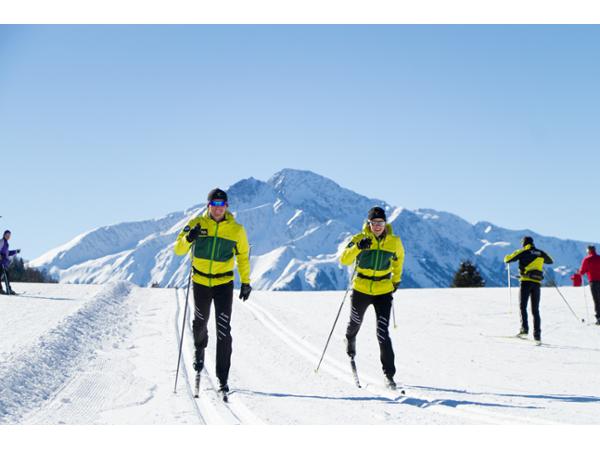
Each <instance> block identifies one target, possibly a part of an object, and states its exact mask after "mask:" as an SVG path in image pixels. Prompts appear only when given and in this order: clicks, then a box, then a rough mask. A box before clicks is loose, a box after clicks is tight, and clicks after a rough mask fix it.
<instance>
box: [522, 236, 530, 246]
mask: <svg viewBox="0 0 600 450" xmlns="http://www.w3.org/2000/svg"><path fill="white" fill-rule="evenodd" d="M521 243H522V244H523V247H525V246H526V245H533V238H532V237H531V236H525V237H524V238H523V239H522V240H521Z"/></svg>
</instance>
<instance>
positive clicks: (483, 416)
mask: <svg viewBox="0 0 600 450" xmlns="http://www.w3.org/2000/svg"><path fill="white" fill-rule="evenodd" d="M245 305H246V307H247V308H248V309H249V310H250V312H251V313H252V314H253V315H254V317H256V319H257V320H259V321H260V322H261V323H262V324H263V325H265V327H267V328H268V329H270V330H271V331H272V332H273V333H274V334H275V335H277V336H278V337H279V338H280V339H282V340H283V341H284V342H285V343H287V344H288V345H289V346H290V348H293V349H294V350H296V352H297V353H299V354H301V355H302V356H304V357H305V358H306V359H307V360H308V361H309V362H316V361H318V358H319V357H320V353H321V352H320V351H319V349H317V348H315V347H314V346H313V345H312V344H309V343H308V342H305V341H304V340H303V339H302V338H300V337H299V336H298V335H296V334H295V333H293V332H291V331H289V330H287V329H286V328H285V326H284V325H283V324H282V323H281V322H280V321H279V320H278V319H276V318H275V317H274V316H273V315H272V314H271V313H270V312H268V311H267V310H265V309H264V308H263V307H261V306H258V305H257V304H256V303H253V304H249V303H246V304H245ZM346 366H347V367H346ZM321 368H322V369H324V370H325V371H327V372H328V373H329V374H330V375H332V376H334V377H335V378H338V379H340V380H343V381H345V382H346V383H348V384H350V385H352V386H353V387H355V388H356V384H355V382H354V378H353V377H352V376H351V371H350V363H348V364H342V363H341V362H339V361H337V360H335V359H332V358H329V361H327V360H326V359H324V360H323V363H322V365H321ZM359 376H360V379H361V382H362V384H363V388H362V389H365V390H367V391H369V392H371V393H373V394H375V395H378V396H381V397H384V398H387V399H389V400H392V401H395V402H398V403H410V402H411V401H416V402H419V403H421V402H422V403H424V406H419V407H420V408H424V407H426V408H428V409H433V410H435V411H436V412H440V413H442V414H445V415H450V416H453V417H457V416H458V417H463V418H468V419H471V420H475V421H478V422H484V423H488V424H520V423H523V422H528V423H531V424H543V425H550V424H552V425H557V424H558V422H553V421H549V420H545V419H537V418H530V417H522V416H513V415H510V414H505V413H499V412H491V411H466V410H465V407H464V406H462V407H461V409H460V410H458V408H459V406H456V407H454V409H452V407H449V406H446V405H443V404H440V402H441V401H443V400H440V399H435V398H432V397H428V396H421V397H414V396H409V395H400V394H398V395H394V394H392V393H391V392H389V391H387V390H385V389H383V388H378V387H377V384H378V381H377V379H376V378H374V377H372V376H370V375H369V374H363V373H362V372H360V373H359ZM357 389H358V388H357Z"/></svg>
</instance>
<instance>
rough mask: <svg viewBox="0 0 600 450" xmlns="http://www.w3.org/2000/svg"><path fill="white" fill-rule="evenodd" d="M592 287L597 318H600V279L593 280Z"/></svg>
mask: <svg viewBox="0 0 600 450" xmlns="http://www.w3.org/2000/svg"><path fill="white" fill-rule="evenodd" d="M590 289H591V290H592V298H593V299H594V308H595V309H596V320H600V281H592V282H591V283H590Z"/></svg>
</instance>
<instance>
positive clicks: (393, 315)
mask: <svg viewBox="0 0 600 450" xmlns="http://www.w3.org/2000/svg"><path fill="white" fill-rule="evenodd" d="M392 319H393V320H394V329H396V310H395V309H394V296H393V295H392Z"/></svg>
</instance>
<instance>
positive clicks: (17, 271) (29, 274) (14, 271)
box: [8, 258, 57, 283]
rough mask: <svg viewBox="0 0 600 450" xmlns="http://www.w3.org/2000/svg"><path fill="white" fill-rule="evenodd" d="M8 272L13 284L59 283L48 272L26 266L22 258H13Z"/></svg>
mask: <svg viewBox="0 0 600 450" xmlns="http://www.w3.org/2000/svg"><path fill="white" fill-rule="evenodd" d="M8 270H9V273H10V281H11V283H12V282H13V281H14V282H17V283H19V282H20V283H57V281H56V280H55V279H53V278H52V277H51V276H50V275H48V273H47V272H46V271H43V270H38V269H35V268H33V267H27V266H25V263H24V262H23V259H22V258H13V260H12V261H11V262H10V266H8Z"/></svg>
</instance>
